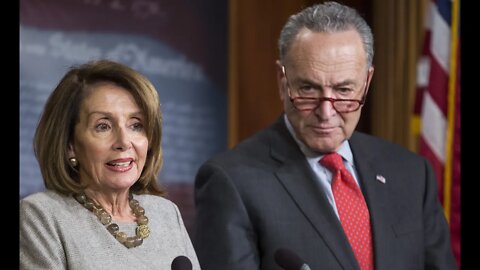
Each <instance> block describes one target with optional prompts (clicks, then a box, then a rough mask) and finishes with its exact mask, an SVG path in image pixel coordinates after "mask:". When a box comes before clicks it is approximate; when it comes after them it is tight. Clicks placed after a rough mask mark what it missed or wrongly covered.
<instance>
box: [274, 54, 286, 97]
mask: <svg viewBox="0 0 480 270" xmlns="http://www.w3.org/2000/svg"><path fill="white" fill-rule="evenodd" d="M275 70H276V73H277V86H278V94H279V95H280V99H281V100H282V101H284V100H285V96H286V93H287V89H286V87H285V83H284V82H283V80H284V79H285V67H284V66H283V65H282V63H281V62H280V60H277V61H275Z"/></svg>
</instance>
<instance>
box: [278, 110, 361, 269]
mask: <svg viewBox="0 0 480 270" xmlns="http://www.w3.org/2000/svg"><path fill="white" fill-rule="evenodd" d="M274 131H276V132H274V133H272V137H271V143H272V145H271V146H272V147H271V149H272V151H271V155H272V157H273V158H274V159H277V160H279V161H280V162H282V165H281V166H280V167H279V168H278V170H277V171H276V173H275V175H276V177H277V179H278V180H279V182H280V183H281V184H282V185H283V187H284V188H285V189H286V191H287V192H288V193H289V194H290V196H291V198H292V200H293V201H294V202H295V204H296V205H297V206H298V208H299V209H300V211H301V212H302V213H303V214H304V215H305V218H306V219H307V220H308V221H309V222H310V224H311V225H312V226H313V227H314V229H315V230H316V231H317V232H318V234H319V235H320V237H321V238H322V239H323V240H324V241H325V243H326V245H327V246H328V247H329V248H330V250H331V251H332V253H333V254H334V256H335V257H336V258H337V260H338V262H339V264H341V265H342V267H343V268H344V269H358V268H357V266H356V265H357V264H356V261H355V257H354V255H353V252H352V250H351V248H350V247H349V244H348V240H347V238H346V236H345V234H344V232H343V231H342V230H341V224H340V222H339V220H338V218H337V216H336V215H335V213H334V212H333V209H332V208H331V206H330V204H329V202H328V200H327V198H326V196H325V194H324V193H323V191H321V190H320V188H319V185H318V184H317V183H316V179H315V177H314V174H313V172H312V171H311V168H310V167H309V165H308V163H307V161H306V159H305V157H304V156H303V154H302V153H301V151H300V150H299V148H298V146H297V144H296V142H295V141H294V139H293V138H292V137H291V136H290V134H289V133H288V130H287V129H286V127H285V125H284V124H283V119H281V122H280V121H279V122H277V124H276V125H275V126H274Z"/></svg>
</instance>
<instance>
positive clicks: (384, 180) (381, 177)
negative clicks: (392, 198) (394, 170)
mask: <svg viewBox="0 0 480 270" xmlns="http://www.w3.org/2000/svg"><path fill="white" fill-rule="evenodd" d="M376 178H377V180H378V181H380V183H382V184H385V182H386V181H387V180H386V179H385V177H384V176H383V175H380V174H377V177H376Z"/></svg>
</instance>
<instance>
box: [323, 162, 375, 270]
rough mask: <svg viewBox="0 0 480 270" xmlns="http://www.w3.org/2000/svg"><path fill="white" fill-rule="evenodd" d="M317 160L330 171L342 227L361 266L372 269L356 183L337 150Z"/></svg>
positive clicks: (366, 222) (368, 236)
mask: <svg viewBox="0 0 480 270" xmlns="http://www.w3.org/2000/svg"><path fill="white" fill-rule="evenodd" d="M320 164H322V165H323V166H325V167H326V168H328V169H329V170H330V171H331V172H332V192H333V197H334V198H335V204H336V205H337V210H338V215H339V216H340V222H341V223H342V227H343V231H344V232H345V234H346V235H347V238H348V241H349V242H350V246H351V247H352V249H353V252H354V254H355V258H357V261H358V264H359V265H360V268H361V269H362V270H373V269H374V266H373V245H372V233H371V228H370V214H369V213H368V208H367V204H366V203H365V199H364V198H363V195H362V192H361V191H360V188H359V186H358V185H357V183H356V182H355V179H353V176H352V175H351V174H350V172H349V171H348V170H347V168H345V166H344V165H343V161H342V157H341V156H340V155H339V154H337V153H331V154H327V155H325V156H324V157H323V158H322V159H321V160H320Z"/></svg>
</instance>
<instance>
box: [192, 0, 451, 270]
mask: <svg viewBox="0 0 480 270" xmlns="http://www.w3.org/2000/svg"><path fill="white" fill-rule="evenodd" d="M278 45H279V51H280V57H279V60H277V62H276V65H277V81H278V86H279V93H280V99H281V101H282V103H283V106H284V113H283V114H282V115H281V116H280V117H279V118H278V120H277V121H276V122H275V123H273V124H272V125H271V126H270V127H269V128H267V129H265V130H263V131H260V132H259V133H257V134H256V135H254V136H252V137H251V138H249V139H247V140H245V141H243V142H241V143H240V144H239V145H237V146H236V147H235V148H234V149H232V150H229V151H226V152H225V153H222V154H220V155H218V156H216V157H213V158H212V159H210V160H209V161H207V162H206V163H205V164H203V165H202V167H201V168H200V169H199V171H198V174H197V177H196V180H195V203H196V207H197V220H196V230H195V231H194V235H193V241H194V247H195V249H196V252H197V256H198V258H199V261H200V265H201V266H202V268H203V269H208V270H216V269H222V270H225V269H228V270H235V269H239V270H240V269H241V270H246V269H248V270H253V269H262V270H263V269H272V270H273V269H281V268H280V267H282V268H283V269H308V268H309V267H310V268H311V269H313V270H320V269H328V270H336V269H338V270H340V269H357V270H358V269H360V270H373V269H376V270H392V269H402V270H413V269H418V270H420V269H437V270H439V269H445V270H447V269H448V270H449V269H457V266H456V264H455V261H454V258H453V254H452V250H451V245H450V237H449V229H448V224H447V222H446V219H445V216H444V214H443V209H442V206H441V204H440V203H439V200H438V198H437V187H436V180H435V175H434V172H433V170H432V167H431V165H430V164H429V163H428V161H427V160H426V159H424V158H422V157H420V156H418V155H417V154H415V153H412V152H410V151H408V150H407V149H404V148H402V147H400V146H398V145H395V144H392V143H390V142H387V141H385V140H382V139H380V138H376V137H373V136H370V135H367V134H363V133H361V132H358V131H355V128H356V126H357V124H358V121H359V119H360V114H361V111H362V108H363V106H364V104H365V100H366V96H367V93H368V89H369V85H370V82H371V80H372V76H373V72H374V68H373V65H372V61H373V54H374V50H373V35H372V32H371V29H370V27H369V26H368V25H367V23H366V22H365V21H364V19H363V18H362V17H361V16H360V15H359V14H358V13H357V12H356V11H355V10H354V9H352V8H350V7H347V6H344V5H341V4H338V3H335V2H326V3H323V4H318V5H314V6H311V7H308V8H306V9H305V10H303V11H301V12H300V13H298V14H295V15H292V16H291V17H290V18H289V19H288V21H287V23H286V24H285V26H284V27H283V29H282V31H281V34H280V38H279V41H278Z"/></svg>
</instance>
